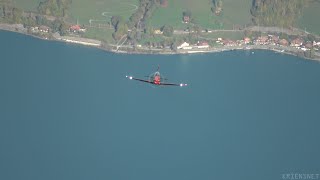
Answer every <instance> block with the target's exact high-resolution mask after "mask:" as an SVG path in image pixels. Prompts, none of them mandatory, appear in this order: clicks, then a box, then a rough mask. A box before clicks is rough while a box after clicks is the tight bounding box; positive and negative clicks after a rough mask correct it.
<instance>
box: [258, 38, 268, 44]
mask: <svg viewBox="0 0 320 180" xmlns="http://www.w3.org/2000/svg"><path fill="white" fill-rule="evenodd" d="M268 39H269V38H268V36H260V37H258V39H257V41H256V42H257V44H260V45H265V44H267V41H268Z"/></svg>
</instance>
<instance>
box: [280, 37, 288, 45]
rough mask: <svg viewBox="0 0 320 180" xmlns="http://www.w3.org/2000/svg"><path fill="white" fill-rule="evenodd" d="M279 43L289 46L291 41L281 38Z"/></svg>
mask: <svg viewBox="0 0 320 180" xmlns="http://www.w3.org/2000/svg"><path fill="white" fill-rule="evenodd" d="M279 44H280V45H282V46H288V45H289V42H288V41H287V40H286V39H281V40H280V41H279Z"/></svg>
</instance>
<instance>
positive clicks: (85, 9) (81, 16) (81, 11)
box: [71, 0, 139, 25]
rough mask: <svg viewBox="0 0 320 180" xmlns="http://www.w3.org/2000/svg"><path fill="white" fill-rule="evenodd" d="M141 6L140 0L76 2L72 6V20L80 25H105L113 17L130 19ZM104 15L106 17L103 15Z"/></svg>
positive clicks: (75, 0) (82, 0)
mask: <svg viewBox="0 0 320 180" xmlns="http://www.w3.org/2000/svg"><path fill="white" fill-rule="evenodd" d="M137 6H139V0H132V1H128V0H127V1H123V0H118V1H117V0H90V1H89V0H74V1H72V5H71V18H72V19H73V21H74V22H76V21H78V22H79V24H86V25H88V24H89V20H90V19H92V20H93V21H92V22H94V23H100V24H105V23H106V22H109V21H110V18H111V16H115V15H119V16H122V17H123V18H124V19H128V18H129V17H130V16H131V15H132V14H133V13H134V12H135V10H136V8H137ZM103 14H104V15H103Z"/></svg>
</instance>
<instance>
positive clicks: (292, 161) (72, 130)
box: [0, 31, 320, 180]
mask: <svg viewBox="0 0 320 180" xmlns="http://www.w3.org/2000/svg"><path fill="white" fill-rule="evenodd" d="M0 39H1V43H0V83H1V84H0V179H3V180H21V179H24V180H44V179H45V180H57V179H59V180H88V179H94V180H102V179H103V180H106V179H108V180H150V179H152V180H182V179H183V180H195V179H199V180H200V179H201V180H214V179H220V180H230V179H243V180H255V179H260V180H261V179H262V180H276V179H283V178H282V174H284V173H309V174H310V173H318V174H320V140H319V138H320V131H319V127H320V63H318V62H315V61H306V60H303V59H300V58H298V57H294V56H290V55H282V54H277V53H274V52H269V51H254V54H252V51H230V52H223V53H215V54H200V55H122V54H111V53H108V52H104V51H101V50H98V49H94V48H88V47H83V46H76V45H70V44H64V43H60V42H49V41H43V40H39V39H35V38H32V37H28V36H24V35H20V34H16V33H10V32H3V31H2V32H0ZM158 65H160V72H161V73H162V74H163V75H164V76H165V77H166V78H168V79H169V81H171V82H185V83H188V84H189V86H188V87H183V88H181V87H165V88H163V87H153V86H151V85H148V84H144V83H141V82H135V81H130V80H128V79H126V78H125V76H126V75H134V76H135V77H142V78H143V77H144V76H146V75H149V74H151V73H152V72H154V71H155V70H156V68H157V66H158Z"/></svg>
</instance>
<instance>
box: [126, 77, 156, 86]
mask: <svg viewBox="0 0 320 180" xmlns="http://www.w3.org/2000/svg"><path fill="white" fill-rule="evenodd" d="M126 78H128V79H130V80H136V81H141V82H146V83H150V84H153V82H151V81H148V80H144V79H138V78H134V77H132V76H126Z"/></svg>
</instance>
